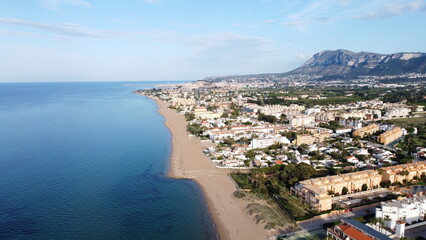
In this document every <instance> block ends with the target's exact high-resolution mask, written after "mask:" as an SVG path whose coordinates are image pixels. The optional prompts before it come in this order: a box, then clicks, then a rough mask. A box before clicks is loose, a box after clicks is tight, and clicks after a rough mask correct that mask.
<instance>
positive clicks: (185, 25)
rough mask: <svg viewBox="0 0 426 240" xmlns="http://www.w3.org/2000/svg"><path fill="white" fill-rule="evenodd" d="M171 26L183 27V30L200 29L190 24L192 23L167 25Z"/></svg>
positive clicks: (196, 25)
mask: <svg viewBox="0 0 426 240" xmlns="http://www.w3.org/2000/svg"><path fill="white" fill-rule="evenodd" d="M169 25H171V26H175V27H184V28H199V27H201V26H200V25H198V24H192V23H169Z"/></svg>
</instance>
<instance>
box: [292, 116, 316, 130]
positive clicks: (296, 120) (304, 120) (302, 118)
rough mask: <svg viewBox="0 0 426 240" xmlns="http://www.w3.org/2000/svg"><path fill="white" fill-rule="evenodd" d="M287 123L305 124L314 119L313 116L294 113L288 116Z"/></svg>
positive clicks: (298, 125) (293, 124) (296, 125)
mask: <svg viewBox="0 0 426 240" xmlns="http://www.w3.org/2000/svg"><path fill="white" fill-rule="evenodd" d="M288 121H289V124H290V125H291V126H293V127H300V126H306V125H309V124H311V123H312V122H314V121H315V117H313V116H309V115H303V114H300V115H294V116H290V117H289V118H288Z"/></svg>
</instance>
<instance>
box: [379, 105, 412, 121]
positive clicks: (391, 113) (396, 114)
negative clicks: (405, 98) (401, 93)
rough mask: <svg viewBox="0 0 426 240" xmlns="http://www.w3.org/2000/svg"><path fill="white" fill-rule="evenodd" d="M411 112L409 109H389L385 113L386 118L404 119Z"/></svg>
mask: <svg viewBox="0 0 426 240" xmlns="http://www.w3.org/2000/svg"><path fill="white" fill-rule="evenodd" d="M410 112H411V110H410V109H409V108H403V107H401V108H391V109H388V110H387V111H386V113H385V116H384V117H386V118H404V117H408V115H409V114H410Z"/></svg>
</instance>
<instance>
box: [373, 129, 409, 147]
mask: <svg viewBox="0 0 426 240" xmlns="http://www.w3.org/2000/svg"><path fill="white" fill-rule="evenodd" d="M402 133H403V132H402V129H401V128H400V127H394V128H393V129H392V130H390V131H386V132H384V133H382V134H380V136H379V137H378V138H377V141H378V142H379V143H381V144H384V145H386V144H389V143H391V142H393V141H395V140H397V139H398V138H400V137H402Z"/></svg>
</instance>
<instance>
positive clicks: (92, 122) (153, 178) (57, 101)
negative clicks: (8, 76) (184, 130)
mask: <svg viewBox="0 0 426 240" xmlns="http://www.w3.org/2000/svg"><path fill="white" fill-rule="evenodd" d="M155 84H158V82H144V83H124V82H114V83H0V239H43V240H46V239H55V240H56V239H90V240H97V239H157V240H159V239H174V240H179V239H188V240H190V239H197V240H198V239H200V240H202V239H217V237H216V232H215V229H214V227H213V224H212V220H211V218H210V216H209V214H208V210H207V208H206V205H205V202H204V199H203V196H202V193H201V192H200V189H199V187H198V186H197V185H196V184H195V183H194V182H193V181H190V180H175V179H169V178H167V177H166V176H165V175H166V172H167V168H168V157H169V154H170V151H171V146H170V141H171V136H170V133H169V131H168V130H167V128H166V127H165V126H164V125H163V121H164V119H163V118H162V116H160V115H159V114H158V113H157V107H156V105H155V103H154V102H153V101H151V100H150V99H148V98H145V97H142V96H138V95H135V94H132V93H131V91H132V90H136V89H140V88H147V87H153V86H154V85H155Z"/></svg>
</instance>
